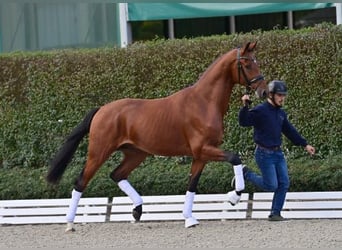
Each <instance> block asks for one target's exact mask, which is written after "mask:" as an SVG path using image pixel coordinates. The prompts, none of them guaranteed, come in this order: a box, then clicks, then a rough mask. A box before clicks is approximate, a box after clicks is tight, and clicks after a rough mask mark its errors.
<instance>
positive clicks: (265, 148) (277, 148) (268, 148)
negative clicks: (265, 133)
mask: <svg viewBox="0 0 342 250" xmlns="http://www.w3.org/2000/svg"><path fill="white" fill-rule="evenodd" d="M257 147H258V148H261V149H264V150H270V151H278V150H281V147H280V146H276V147H264V146H261V145H259V144H257Z"/></svg>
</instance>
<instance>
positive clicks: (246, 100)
mask: <svg viewBox="0 0 342 250" xmlns="http://www.w3.org/2000/svg"><path fill="white" fill-rule="evenodd" d="M241 100H242V103H243V106H247V107H248V106H249V105H250V104H251V103H252V101H251V100H250V99H249V95H247V94H246V95H243V96H242V98H241Z"/></svg>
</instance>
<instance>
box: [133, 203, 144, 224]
mask: <svg viewBox="0 0 342 250" xmlns="http://www.w3.org/2000/svg"><path fill="white" fill-rule="evenodd" d="M132 215H133V217H134V219H135V221H140V217H141V215H142V205H139V206H137V207H135V208H133V211H132Z"/></svg>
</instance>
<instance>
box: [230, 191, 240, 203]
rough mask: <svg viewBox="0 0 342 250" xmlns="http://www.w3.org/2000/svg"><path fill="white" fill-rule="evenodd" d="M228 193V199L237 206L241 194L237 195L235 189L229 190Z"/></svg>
mask: <svg viewBox="0 0 342 250" xmlns="http://www.w3.org/2000/svg"><path fill="white" fill-rule="evenodd" d="M227 195H228V201H229V203H230V204H231V205H232V206H235V205H236V204H238V203H239V201H240V198H241V195H237V194H236V192H235V190H233V191H230V192H228V193H227Z"/></svg>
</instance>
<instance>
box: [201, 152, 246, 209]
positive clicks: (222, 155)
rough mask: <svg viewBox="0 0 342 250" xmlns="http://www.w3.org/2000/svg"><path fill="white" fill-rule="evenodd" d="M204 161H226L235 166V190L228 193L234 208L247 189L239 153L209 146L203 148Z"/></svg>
mask: <svg viewBox="0 0 342 250" xmlns="http://www.w3.org/2000/svg"><path fill="white" fill-rule="evenodd" d="M201 153H202V155H201V157H202V159H204V160H208V161H226V162H229V163H230V164H232V165H233V170H234V188H235V190H233V191H230V192H228V201H229V202H230V203H231V204H232V205H233V206H234V205H236V204H237V203H239V201H240V198H241V193H242V191H243V190H244V188H245V180H244V174H243V169H244V167H245V166H244V165H243V164H242V161H241V159H240V156H239V155H238V154H237V153H234V152H229V151H223V150H221V149H219V148H217V147H214V146H211V145H207V146H204V147H203V148H202V151H201Z"/></svg>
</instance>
